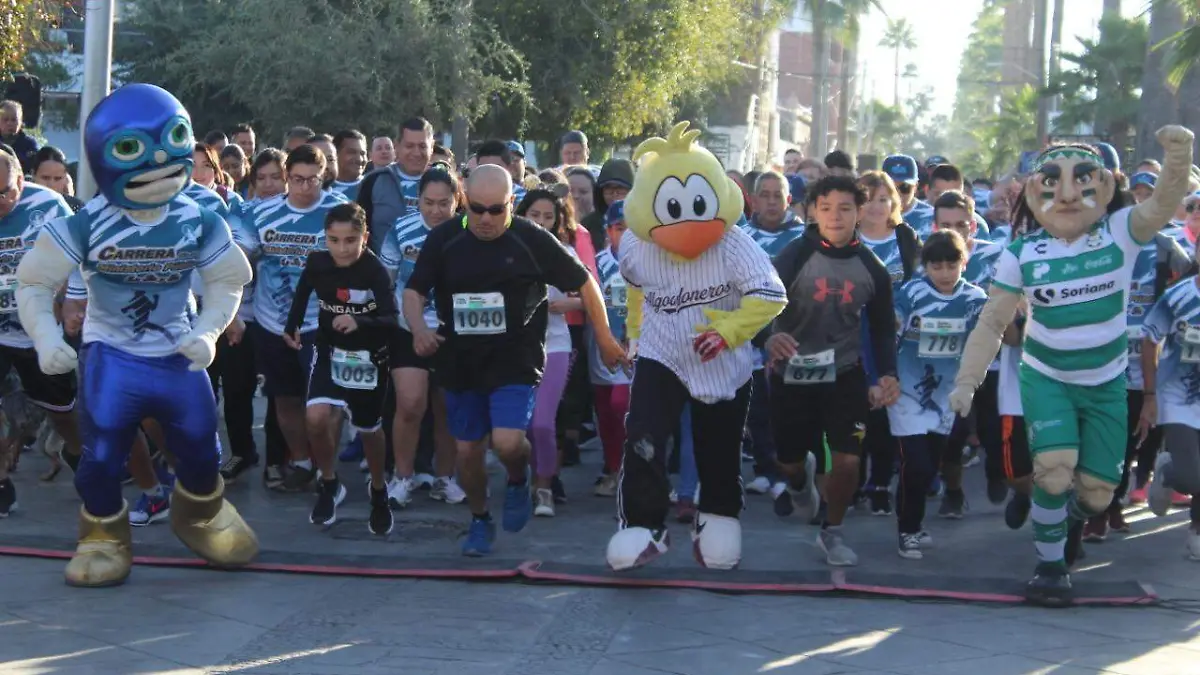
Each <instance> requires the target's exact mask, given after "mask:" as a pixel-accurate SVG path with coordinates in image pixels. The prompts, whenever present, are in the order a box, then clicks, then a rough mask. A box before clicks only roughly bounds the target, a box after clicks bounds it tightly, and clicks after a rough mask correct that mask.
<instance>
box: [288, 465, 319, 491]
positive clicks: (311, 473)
mask: <svg viewBox="0 0 1200 675" xmlns="http://www.w3.org/2000/svg"><path fill="white" fill-rule="evenodd" d="M316 479H317V472H316V470H315V469H306V468H304V467H302V466H296V465H295V464H289V465H288V470H287V476H285V477H284V479H283V484H281V485H280V486H279V489H280V490H281V491H283V492H309V491H311V490H313V481H315V480H316Z"/></svg>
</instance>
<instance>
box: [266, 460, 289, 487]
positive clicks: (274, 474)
mask: <svg viewBox="0 0 1200 675" xmlns="http://www.w3.org/2000/svg"><path fill="white" fill-rule="evenodd" d="M283 476H284V473H283V467H282V466H280V465H278V464H268V465H267V468H265V469H263V486H265V487H266V488H267V489H268V490H278V489H280V488H281V487H283Z"/></svg>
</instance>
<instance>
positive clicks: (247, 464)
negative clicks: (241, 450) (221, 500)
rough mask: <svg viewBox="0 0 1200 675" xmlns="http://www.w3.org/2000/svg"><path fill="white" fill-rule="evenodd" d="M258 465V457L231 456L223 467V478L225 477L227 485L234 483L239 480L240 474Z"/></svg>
mask: <svg viewBox="0 0 1200 675" xmlns="http://www.w3.org/2000/svg"><path fill="white" fill-rule="evenodd" d="M257 465H258V458H257V457H254V458H251V459H246V458H244V457H238V456H237V455H234V456H233V457H230V458H229V461H228V462H225V466H223V467H221V478H223V479H225V484H226V485H232V484H233V483H235V482H237V479H238V476H241V475H242V474H243V473H246V472H247V471H249V470H250V469H251V468H253V467H255V466H257Z"/></svg>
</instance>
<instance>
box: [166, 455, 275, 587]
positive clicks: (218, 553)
mask: <svg viewBox="0 0 1200 675" xmlns="http://www.w3.org/2000/svg"><path fill="white" fill-rule="evenodd" d="M171 529H172V530H174V531H175V536H177V537H179V541H182V542H183V543H184V545H186V546H187V547H188V548H190V549H192V552H193V553H195V554H196V555H198V556H200V557H201V558H204V559H205V560H206V561H208V564H210V565H213V566H214V567H241V566H243V565H248V564H249V563H250V562H251V561H253V560H254V558H255V556H257V555H258V537H257V536H255V534H254V530H251V529H250V526H249V525H247V524H246V521H244V520H242V516H241V515H240V514H239V513H238V512H237V509H235V508H234V507H233V504H230V503H229V502H227V501H225V481H223V480H221V479H220V478H219V477H218V478H217V489H216V490H214V491H213V493H212V494H210V495H205V496H197V495H194V494H191V493H190V492H188V491H187V490H186V489H185V488H184V487H183V486H182V485H180V484H179V483H178V482H176V483H175V491H174V492H173V493H172V494H171Z"/></svg>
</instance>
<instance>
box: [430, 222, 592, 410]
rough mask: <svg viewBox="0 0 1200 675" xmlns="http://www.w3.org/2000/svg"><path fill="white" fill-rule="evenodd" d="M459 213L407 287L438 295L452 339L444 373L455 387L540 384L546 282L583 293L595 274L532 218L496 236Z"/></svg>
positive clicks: (434, 234) (435, 237)
mask: <svg viewBox="0 0 1200 675" xmlns="http://www.w3.org/2000/svg"><path fill="white" fill-rule="evenodd" d="M465 223H466V217H465V216H456V217H455V218H452V219H451V220H449V221H447V222H445V223H443V224H442V225H439V226H438V227H435V228H433V230H432V231H430V233H429V236H428V238H426V239H425V244H424V246H422V247H421V253H420V255H419V256H418V257H417V262H416V266H415V267H414V268H413V272H412V275H411V276H410V277H409V278H408V286H407V287H408V288H410V289H412V290H414V291H416V292H417V293H420V294H421V295H423V296H425V297H427V298H428V297H429V294H430V292H433V293H434V305H435V306H436V308H437V313H438V320H439V322H440V323H441V326H440V327H439V328H438V332H439V333H441V334H442V335H443V336H445V338H446V341H445V343H444V344H443V345H442V346H441V348H440V349H439V350H438V354H437V371H438V378H439V379H440V380H441V381H442V384H443V386H445V387H446V388H447V389H449V390H451V391H470V390H475V391H490V390H492V389H496V388H498V387H502V386H505V385H510V384H528V385H536V384H537V383H538V382H540V381H541V378H542V369H543V368H544V367H545V365H546V313H547V302H546V286H547V285H550V286H554V287H555V288H557V289H559V290H561V291H563V292H572V291H577V290H579V289H580V288H582V287H583V285H584V284H586V283H587V280H588V271H587V268H586V267H584V266H583V263H581V262H579V260H578V259H577V258H575V256H574V255H572V254H571V252H570V251H568V250H567V249H566V248H565V247H563V245H562V243H560V242H559V241H558V239H556V238H555V237H554V235H552V234H550V233H549V232H547V231H546V230H544V229H542V228H541V227H538V226H537V225H535V224H533V223H532V222H530V221H529V220H526V219H525V218H521V217H514V218H513V219H512V223H511V224H510V225H509V228H508V230H507V231H506V232H505V233H504V234H502V235H501V236H499V237H497V238H496V239H493V240H491V241H484V240H482V239H479V238H478V237H476V236H475V235H474V234H472V233H471V231H470V230H469V229H467V228H466V227H465Z"/></svg>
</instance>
